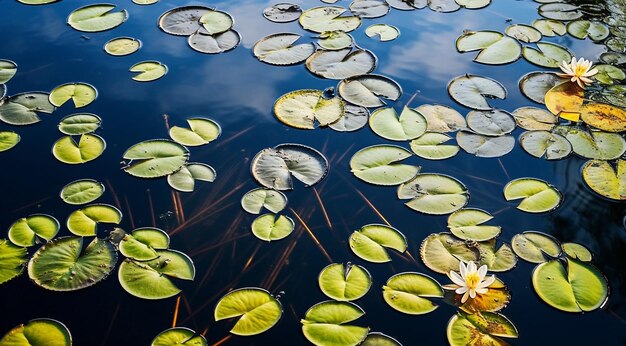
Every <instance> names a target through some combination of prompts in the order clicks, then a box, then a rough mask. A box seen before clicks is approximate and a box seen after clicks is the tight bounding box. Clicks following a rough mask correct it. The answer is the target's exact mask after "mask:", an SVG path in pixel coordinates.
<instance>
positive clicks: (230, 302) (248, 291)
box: [214, 287, 283, 336]
mask: <svg viewBox="0 0 626 346" xmlns="http://www.w3.org/2000/svg"><path fill="white" fill-rule="evenodd" d="M282 314H283V308H282V305H281V304H280V302H279V301H278V299H276V298H275V297H273V296H272V295H271V294H270V293H269V292H267V291H266V290H263V289H260V288H256V287H247V288H240V289H237V290H234V291H231V292H229V293H227V294H226V295H225V296H224V297H222V299H220V301H219V302H218V303H217V305H216V306H215V313H214V317H215V321H221V320H224V319H230V318H234V317H238V320H237V323H236V324H235V326H234V327H233V329H231V330H230V332H231V333H233V334H235V335H240V336H249V335H256V334H260V333H263V332H265V331H267V330H268V329H270V328H272V327H273V326H274V325H275V324H276V323H278V320H280V317H281V316H282Z"/></svg>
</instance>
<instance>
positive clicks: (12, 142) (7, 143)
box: [0, 131, 21, 153]
mask: <svg viewBox="0 0 626 346" xmlns="http://www.w3.org/2000/svg"><path fill="white" fill-rule="evenodd" d="M20 139H21V137H20V135H18V134H17V133H15V132H13V131H0V153H1V152H3V151H7V150H10V149H11V148H13V147H14V146H16V145H17V143H19V142H20Z"/></svg>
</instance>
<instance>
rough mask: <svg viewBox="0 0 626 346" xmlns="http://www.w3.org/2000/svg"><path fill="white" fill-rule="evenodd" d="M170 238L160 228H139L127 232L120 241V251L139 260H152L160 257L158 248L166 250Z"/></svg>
mask: <svg viewBox="0 0 626 346" xmlns="http://www.w3.org/2000/svg"><path fill="white" fill-rule="evenodd" d="M169 243H170V238H169V236H168V235H167V233H165V232H164V231H162V230H160V229H158V228H152V227H146V228H138V229H136V230H134V231H132V232H131V234H125V235H124V237H123V238H122V240H121V241H120V243H119V249H120V253H121V254H122V255H124V256H125V257H127V258H130V259H134V260H137V261H150V260H153V259H156V258H157V257H159V253H158V252H157V251H156V250H166V249H167V248H168V247H169Z"/></svg>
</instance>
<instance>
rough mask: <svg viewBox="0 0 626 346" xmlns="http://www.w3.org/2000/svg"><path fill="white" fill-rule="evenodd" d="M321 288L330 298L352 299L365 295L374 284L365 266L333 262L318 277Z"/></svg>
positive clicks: (339, 299)
mask: <svg viewBox="0 0 626 346" xmlns="http://www.w3.org/2000/svg"><path fill="white" fill-rule="evenodd" d="M317 281H318V283H319V286H320V289H321V290H322V292H323V293H324V294H325V295H327V296H328V297H329V298H332V299H334V300H338V301H351V300H357V299H359V298H361V297H363V296H364V295H365V294H366V293H367V292H368V291H369V289H370V287H371V286H372V276H371V275H370V273H369V272H368V271H367V270H366V269H365V268H363V267H361V266H359V265H353V264H351V263H348V264H346V265H344V264H343V263H333V264H330V265H328V266H327V267H325V268H324V269H322V271H321V272H320V275H319V277H318V278H317Z"/></svg>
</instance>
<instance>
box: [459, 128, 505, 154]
mask: <svg viewBox="0 0 626 346" xmlns="http://www.w3.org/2000/svg"><path fill="white" fill-rule="evenodd" d="M456 142H457V143H458V144H459V146H460V147H461V148H463V150H465V151H466V152H468V153H470V154H474V155H476V156H477V157H500V156H504V155H506V154H508V153H510V152H511V150H513V147H515V138H513V136H510V135H505V136H499V137H491V136H484V135H479V134H475V133H471V132H465V131H460V132H458V133H457V134H456Z"/></svg>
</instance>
